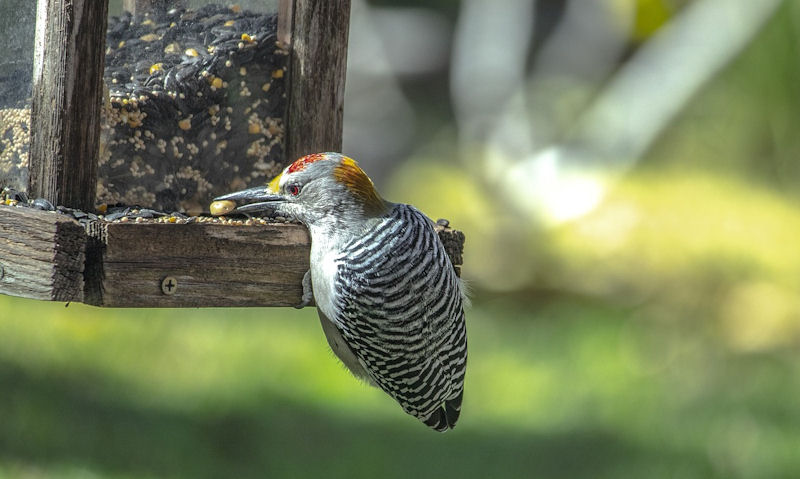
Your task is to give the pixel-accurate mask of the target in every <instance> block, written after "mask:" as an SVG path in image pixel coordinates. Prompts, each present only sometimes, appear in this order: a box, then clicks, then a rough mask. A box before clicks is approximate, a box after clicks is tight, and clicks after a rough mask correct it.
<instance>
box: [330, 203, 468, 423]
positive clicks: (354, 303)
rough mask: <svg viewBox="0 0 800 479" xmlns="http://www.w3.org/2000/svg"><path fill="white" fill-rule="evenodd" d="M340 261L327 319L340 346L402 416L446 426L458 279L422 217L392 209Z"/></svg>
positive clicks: (452, 398) (454, 375) (461, 366)
mask: <svg viewBox="0 0 800 479" xmlns="http://www.w3.org/2000/svg"><path fill="white" fill-rule="evenodd" d="M344 258H346V261H344ZM341 259H342V260H341V261H339V266H338V274H337V276H336V288H335V289H336V291H337V301H336V302H337V310H338V311H339V312H340V313H339V316H338V317H337V318H335V319H334V320H333V322H334V323H335V324H336V326H337V327H338V328H339V329H340V331H341V333H342V336H343V337H344V339H345V341H347V342H348V345H349V346H350V348H351V349H352V350H353V352H354V353H355V355H356V357H357V358H358V360H359V361H360V362H361V364H362V365H363V366H364V368H365V369H366V370H367V372H368V374H369V375H370V377H371V378H372V379H373V380H374V381H375V383H376V384H378V386H380V387H381V389H383V390H384V391H386V392H387V393H388V394H389V395H391V396H392V397H393V398H395V399H396V400H397V401H398V402H399V403H400V405H401V406H402V407H403V409H404V410H405V411H406V412H407V413H409V414H411V415H413V416H415V417H417V418H419V419H420V420H422V421H423V422H424V423H425V424H427V425H428V426H430V427H432V428H434V429H436V430H439V431H445V430H447V429H449V428H452V427H453V426H454V425H455V422H456V420H457V419H458V416H459V413H460V411H461V399H462V397H463V388H464V372H465V369H466V359H467V338H466V327H465V324H464V312H463V305H462V295H461V285H460V281H459V279H458V277H457V276H456V274H455V271H454V269H453V266H452V264H451V263H450V259H449V258H448V256H447V254H446V252H445V250H444V247H443V246H442V244H441V242H440V241H439V238H438V236H437V235H436V232H435V231H434V229H433V226H432V224H431V222H430V220H428V218H427V217H425V216H424V215H423V214H422V213H420V212H419V211H417V210H416V209H415V208H413V207H411V206H408V205H395V207H394V209H393V210H392V213H391V214H390V215H389V216H388V217H387V218H386V219H384V221H383V222H381V223H380V224H379V225H378V227H377V228H375V230H374V231H371V232H368V233H367V234H366V235H365V236H364V237H363V238H360V239H358V240H356V241H354V242H352V243H351V244H350V245H348V247H347V248H346V251H344V253H343V254H342V256H341Z"/></svg>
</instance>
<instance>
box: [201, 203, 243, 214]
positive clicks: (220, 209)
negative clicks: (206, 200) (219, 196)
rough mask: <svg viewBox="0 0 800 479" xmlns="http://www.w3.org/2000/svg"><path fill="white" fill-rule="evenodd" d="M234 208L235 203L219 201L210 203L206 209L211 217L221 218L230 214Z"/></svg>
mask: <svg viewBox="0 0 800 479" xmlns="http://www.w3.org/2000/svg"><path fill="white" fill-rule="evenodd" d="M235 208H236V202H235V201H231V200H219V201H215V202H213V203H211V206H209V207H208V209H209V211H210V212H211V215H212V216H222V215H226V214H228V213H230V212H231V211H233V210H234V209H235Z"/></svg>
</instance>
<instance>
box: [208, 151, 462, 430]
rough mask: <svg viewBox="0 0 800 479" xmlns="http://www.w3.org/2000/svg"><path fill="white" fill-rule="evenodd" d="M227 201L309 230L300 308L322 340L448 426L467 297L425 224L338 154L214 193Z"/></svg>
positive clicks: (440, 426) (456, 402) (454, 409)
mask: <svg viewBox="0 0 800 479" xmlns="http://www.w3.org/2000/svg"><path fill="white" fill-rule="evenodd" d="M230 201H236V202H237V203H239V202H247V203H245V204H243V205H241V206H239V207H238V208H236V209H235V210H234V211H235V212H241V213H247V214H253V213H264V212H269V213H272V214H279V215H282V216H287V217H291V218H295V219H297V220H298V221H300V222H301V223H303V224H305V225H306V226H307V227H308V230H309V232H310V234H311V258H310V264H311V268H310V270H309V271H308V272H306V274H305V276H304V278H303V299H302V302H301V304H300V305H298V306H299V307H303V306H306V305H308V304H310V303H311V302H312V300H313V302H314V303H315V304H316V307H317V312H318V314H319V318H320V322H321V323H322V329H323V331H324V332H325V336H326V338H327V340H328V344H329V345H330V347H331V349H332V350H333V352H334V353H335V354H336V355H337V356H338V357H339V359H340V360H341V361H342V363H344V365H345V366H346V367H347V368H348V369H349V370H350V371H351V372H352V373H353V374H354V375H355V376H356V377H358V378H361V379H362V380H364V381H366V382H367V383H369V384H371V385H373V386H377V387H379V388H381V389H382V390H383V391H385V392H386V393H387V394H388V395H389V396H391V397H392V398H394V399H395V400H396V401H397V402H398V403H399V404H400V406H402V408H403V410H404V411H405V412H407V413H408V414H410V415H412V416H414V417H416V418H418V419H419V420H420V421H422V422H423V423H425V424H426V425H428V426H429V427H431V428H433V429H435V430H437V431H441V432H444V431H447V430H449V429H452V428H453V427H454V426H455V424H456V421H457V420H458V417H459V414H460V412H461V401H462V398H463V393H464V374H465V371H466V365H467V331H466V325H465V322H464V304H465V302H466V297H465V294H464V290H463V287H462V284H461V280H460V279H459V278H458V276H457V275H456V273H455V269H454V268H453V265H452V263H451V262H450V258H449V257H448V256H447V253H446V252H445V249H444V246H443V245H442V243H441V241H440V240H439V237H438V235H437V234H436V232H435V231H434V229H433V223H432V222H431V220H430V219H428V217H426V216H425V215H424V214H422V213H421V212H420V211H419V210H417V209H416V208H414V207H413V206H410V205H406V204H400V203H391V202H388V201H386V200H384V199H383V198H381V196H380V195H379V194H378V192H377V191H376V190H375V187H374V185H373V183H372V180H370V179H369V177H368V176H367V175H366V173H364V171H363V170H362V169H361V168H360V167H359V166H358V164H357V163H356V162H355V161H354V160H352V159H351V158H348V157H347V156H344V155H342V154H340V153H317V154H312V155H308V156H304V157H302V158H300V159H298V160H297V161H295V162H294V163H292V164H291V165H289V166H287V167H286V168H285V169H284V170H283V172H281V173H280V174H279V175H278V176H277V177H275V178H274V179H273V180H272V181H271V182H270V183H269V184H268V185H267V186H266V187H263V186H261V187H256V188H250V189H247V190H242V191H238V192H235V193H230V194H227V195H224V196H220V197H218V198H216V199H215V203H216V202H230ZM212 205H213V204H212ZM216 209H217V210H219V208H216ZM227 209H228V208H225V210H227ZM214 210H215V208H212V211H214Z"/></svg>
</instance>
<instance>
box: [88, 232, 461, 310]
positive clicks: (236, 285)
mask: <svg viewBox="0 0 800 479" xmlns="http://www.w3.org/2000/svg"><path fill="white" fill-rule="evenodd" d="M437 230H438V231H439V235H440V238H442V241H443V243H444V244H445V246H446V248H447V250H448V254H449V255H450V256H451V258H453V259H459V260H460V258H461V251H462V249H463V234H461V233H460V232H459V231H455V230H451V229H449V228H448V229H442V228H440V227H437ZM88 233H89V243H88V247H87V252H86V256H87V265H86V280H85V284H86V286H85V292H84V297H85V302H86V303H88V304H93V305H96V306H107V307H232V306H294V305H296V304H298V303H299V302H300V296H301V294H302V284H301V282H302V279H303V274H305V272H306V271H307V270H308V268H309V252H310V246H311V243H310V238H309V235H308V230H307V229H306V228H305V227H304V226H300V225H296V224H271V225H254V226H233V225H220V224H202V223H200V224H197V223H195V224H161V223H158V224H135V223H106V222H99V221H98V222H94V223H91V224H90V225H89V227H88ZM459 235H460V236H459ZM459 240H460V242H459ZM458 264H460V263H458ZM456 268H457V269H459V268H458V266H456ZM167 277H171V278H174V280H175V283H176V285H175V287H174V293H173V294H165V293H164V292H163V291H162V287H161V285H162V281H163V280H164V279H165V278H167Z"/></svg>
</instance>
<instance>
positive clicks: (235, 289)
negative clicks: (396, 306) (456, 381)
mask: <svg viewBox="0 0 800 479" xmlns="http://www.w3.org/2000/svg"><path fill="white" fill-rule="evenodd" d="M154 2H155V3H158V2H161V3H163V0H125V7H126V9H128V10H129V11H131V12H134V13H135V12H137V11H141V9H143V8H147V6H148V5H152V4H153V3H154ZM349 16H350V0H325V1H318V0H280V1H279V7H278V39H279V41H281V42H283V43H284V44H285V45H287V46H288V50H289V67H288V71H287V81H288V83H287V96H288V107H287V113H286V137H285V151H286V157H285V160H286V161H285V162H286V163H287V164H288V162H289V161H288V160H289V159H294V158H299V157H300V156H303V155H305V154H308V153H313V152H318V151H339V150H340V149H341V144H342V115H343V108H342V106H343V102H344V83H345V66H346V59H347V35H348V28H349ZM107 19H108V0H38V13H37V24H36V41H35V51H34V76H33V95H32V106H31V148H30V181H29V193H30V195H31V196H33V197H43V198H45V199H47V200H48V201H50V202H51V203H53V204H58V205H64V206H67V207H71V208H77V209H81V210H85V211H92V210H93V209H94V202H95V196H96V184H97V158H98V151H99V138H100V108H101V99H102V78H103V70H104V65H105V37H106V26H107ZM437 230H438V232H439V235H440V237H441V238H442V240H443V241H444V243H445V245H447V249H448V253H449V254H450V256H451V258H452V259H453V264H455V265H460V264H461V246H462V245H463V234H461V233H460V232H457V231H454V230H450V229H449V228H442V227H437ZM309 248H310V238H309V235H308V231H307V229H306V228H305V227H303V226H301V225H297V224H268V225H252V226H232V225H225V224H219V223H189V224H169V223H134V222H128V223H110V222H106V221H91V222H89V223H88V224H86V225H82V224H81V223H79V222H78V221H75V220H74V219H72V218H70V217H68V216H66V215H61V214H57V213H54V212H48V211H38V210H35V209H32V208H15V207H8V206H0V294H7V295H12V296H20V297H25V298H33V299H40V300H50V301H73V302H84V303H87V304H92V305H96V306H108V307H199V306H220V307H221V306H292V305H296V304H298V303H299V302H300V297H301V293H302V286H301V280H302V277H303V274H304V273H305V271H306V270H308V267H309ZM456 268H457V269H458V266H456Z"/></svg>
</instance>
